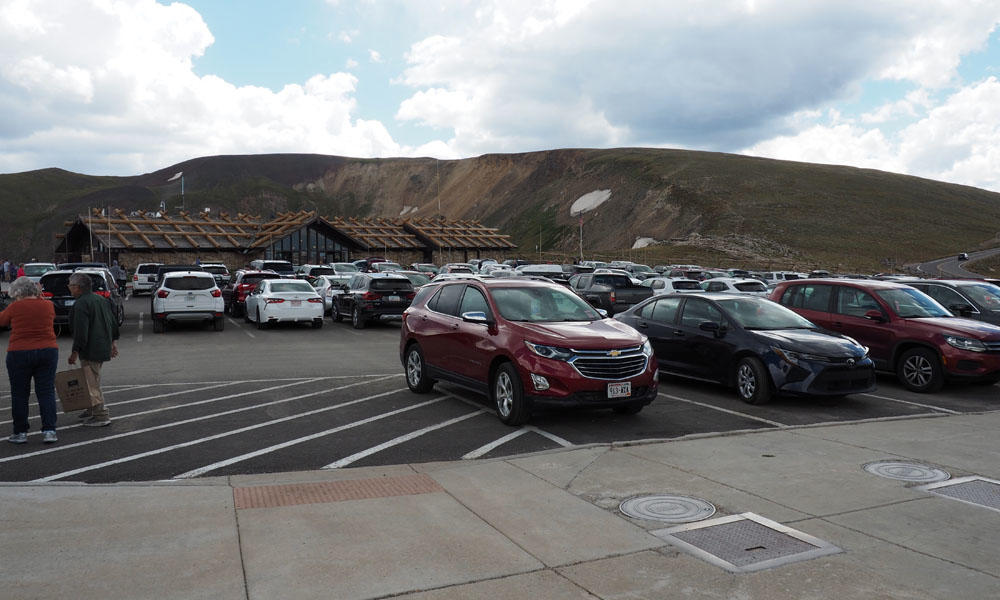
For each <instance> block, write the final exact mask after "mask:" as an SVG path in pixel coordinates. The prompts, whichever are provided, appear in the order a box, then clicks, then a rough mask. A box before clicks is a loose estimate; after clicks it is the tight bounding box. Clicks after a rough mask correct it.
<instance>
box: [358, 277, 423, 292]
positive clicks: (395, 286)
mask: <svg viewBox="0 0 1000 600" xmlns="http://www.w3.org/2000/svg"><path fill="white" fill-rule="evenodd" d="M368 288H369V289H371V290H374V291H377V292H412V291H413V284H412V283H410V280H409V279H372V282H371V284H369V286H368Z"/></svg>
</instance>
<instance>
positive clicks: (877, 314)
mask: <svg viewBox="0 0 1000 600" xmlns="http://www.w3.org/2000/svg"><path fill="white" fill-rule="evenodd" d="M865 318H866V319H869V320H871V321H875V322H876V323H885V321H886V319H885V315H883V314H882V311H880V310H870V311H868V312H866V313H865Z"/></svg>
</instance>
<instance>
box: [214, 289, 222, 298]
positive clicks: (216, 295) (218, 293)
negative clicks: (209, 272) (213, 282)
mask: <svg viewBox="0 0 1000 600" xmlns="http://www.w3.org/2000/svg"><path fill="white" fill-rule="evenodd" d="M212 297H213V298H221V297H222V290H220V289H218V288H216V289H214V290H212Z"/></svg>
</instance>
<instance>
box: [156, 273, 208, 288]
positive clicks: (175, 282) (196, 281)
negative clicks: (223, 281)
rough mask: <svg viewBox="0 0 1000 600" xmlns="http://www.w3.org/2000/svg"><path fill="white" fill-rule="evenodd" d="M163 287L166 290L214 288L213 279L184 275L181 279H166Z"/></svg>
mask: <svg viewBox="0 0 1000 600" xmlns="http://www.w3.org/2000/svg"><path fill="white" fill-rule="evenodd" d="M163 287H165V288H167V289H168V290H181V291H188V290H210V289H212V288H214V287H215V279H214V278H212V277H199V276H197V275H184V276H181V277H167V278H165V279H164V280H163Z"/></svg>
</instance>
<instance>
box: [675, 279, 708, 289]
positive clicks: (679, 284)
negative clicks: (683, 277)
mask: <svg viewBox="0 0 1000 600" xmlns="http://www.w3.org/2000/svg"><path fill="white" fill-rule="evenodd" d="M673 286H674V289H675V290H698V289H701V288H700V287H699V286H698V282H697V281H675V282H673Z"/></svg>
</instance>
